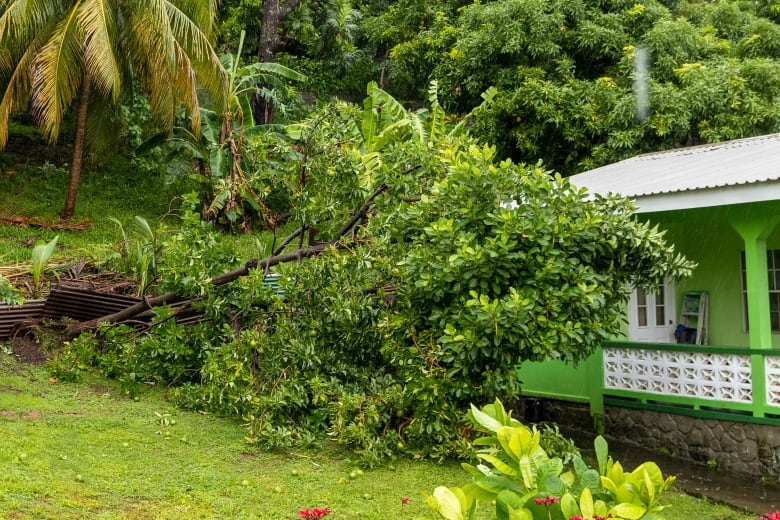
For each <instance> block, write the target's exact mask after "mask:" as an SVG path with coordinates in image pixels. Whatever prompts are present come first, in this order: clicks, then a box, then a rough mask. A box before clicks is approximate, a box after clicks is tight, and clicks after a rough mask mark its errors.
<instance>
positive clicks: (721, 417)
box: [604, 396, 780, 426]
mask: <svg viewBox="0 0 780 520" xmlns="http://www.w3.org/2000/svg"><path fill="white" fill-rule="evenodd" d="M604 404H605V405H606V406H618V407H621V408H633V409H635V410H649V411H652V412H661V413H672V414H677V415H687V416H689V417H698V418H699V419H713V420H718V421H732V422H741V423H750V424H766V425H769V426H780V413H778V414H774V415H767V416H760V417H758V416H755V415H751V414H743V413H738V412H736V413H735V411H733V410H729V409H718V408H716V407H705V408H699V409H693V408H687V407H683V406H674V405H669V404H665V403H658V402H651V403H642V402H639V401H633V400H629V399H616V398H612V397H610V396H604ZM779 412H780V411H779Z"/></svg>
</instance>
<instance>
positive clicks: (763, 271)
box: [731, 216, 780, 349]
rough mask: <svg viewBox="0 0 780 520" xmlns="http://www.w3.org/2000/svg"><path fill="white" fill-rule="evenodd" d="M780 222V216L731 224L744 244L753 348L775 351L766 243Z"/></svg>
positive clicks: (750, 334)
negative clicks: (770, 311) (773, 347)
mask: <svg viewBox="0 0 780 520" xmlns="http://www.w3.org/2000/svg"><path fill="white" fill-rule="evenodd" d="M778 221H780V216H773V217H771V218H766V217H764V218H761V219H744V220H740V219H735V220H732V221H731V225H732V226H733V227H734V229H735V230H736V231H737V233H739V235H740V236H741V237H742V240H744V242H745V277H746V284H747V300H748V329H749V331H748V334H749V337H750V347H751V348H760V349H765V348H766V349H769V348H772V324H771V321H770V317H769V280H768V277H767V261H766V251H767V247H766V240H767V238H768V237H769V235H770V234H771V233H772V231H774V229H775V227H776V226H777V223H778Z"/></svg>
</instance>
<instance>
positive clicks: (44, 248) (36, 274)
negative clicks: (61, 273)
mask: <svg viewBox="0 0 780 520" xmlns="http://www.w3.org/2000/svg"><path fill="white" fill-rule="evenodd" d="M59 239H60V236H59V235H57V236H55V237H54V238H53V239H51V240H50V241H49V242H45V241H43V240H39V241H37V242H36V243H35V246H33V249H32V267H31V269H30V270H31V273H32V279H33V295H34V296H35V297H36V298H39V297H40V296H41V288H42V287H41V285H42V280H41V276H42V275H43V271H44V270H45V269H46V266H47V265H48V263H49V258H51V255H52V253H54V249H55V248H56V247H57V241H58V240H59Z"/></svg>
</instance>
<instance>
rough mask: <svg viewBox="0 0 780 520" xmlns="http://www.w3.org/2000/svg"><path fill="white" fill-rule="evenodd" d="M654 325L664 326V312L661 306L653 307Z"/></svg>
mask: <svg viewBox="0 0 780 520" xmlns="http://www.w3.org/2000/svg"><path fill="white" fill-rule="evenodd" d="M655 324H656V325H666V312H665V311H664V306H663V304H661V305H656V306H655Z"/></svg>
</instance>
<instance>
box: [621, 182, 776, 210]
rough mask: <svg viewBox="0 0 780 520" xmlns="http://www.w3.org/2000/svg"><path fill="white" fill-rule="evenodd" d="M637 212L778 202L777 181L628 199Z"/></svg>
mask: <svg viewBox="0 0 780 520" xmlns="http://www.w3.org/2000/svg"><path fill="white" fill-rule="evenodd" d="M631 198H633V199H634V201H635V202H636V205H637V207H638V210H637V213H658V212H663V211H678V210H684V209H694V208H709V207H713V206H729V205H733V204H747V203H750V202H761V201H769V200H780V181H772V182H761V183H751V184H738V185H734V186H721V187H718V188H710V189H699V190H687V191H677V192H670V193H657V194H652V195H640V196H636V197H631Z"/></svg>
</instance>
